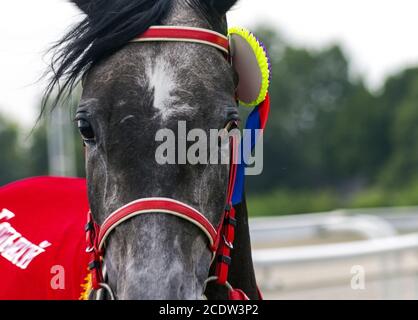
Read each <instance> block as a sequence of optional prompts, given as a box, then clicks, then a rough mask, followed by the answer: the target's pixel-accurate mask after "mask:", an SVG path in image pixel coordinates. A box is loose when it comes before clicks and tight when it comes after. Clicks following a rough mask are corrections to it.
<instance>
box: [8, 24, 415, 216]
mask: <svg viewBox="0 0 418 320" xmlns="http://www.w3.org/2000/svg"><path fill="white" fill-rule="evenodd" d="M257 34H258V36H259V37H260V38H261V39H262V40H263V42H264V43H265V45H266V46H267V48H268V49H269V52H270V55H271V62H272V67H273V76H272V83H271V90H270V94H271V98H272V110H271V115H270V119H269V123H268V126H267V130H266V131H265V136H264V173H263V174H262V175H261V176H257V177H249V178H248V179H247V189H248V193H249V196H248V203H249V207H250V210H251V213H252V214H253V215H278V214H292V213H303V212H315V211H324V210H331V209H336V208H341V207H349V208H354V207H377V206H405V205H418V68H409V69H407V70H400V71H399V72H398V73H397V74H394V75H393V76H391V77H389V78H388V79H386V81H385V83H384V85H383V87H382V88H381V90H380V91H379V92H377V93H376V92H371V91H370V90H369V89H368V88H367V87H366V86H365V85H364V83H363V79H362V78H361V76H357V77H356V78H354V77H353V76H352V75H350V73H349V61H348V58H347V56H346V55H345V54H344V52H343V50H342V49H341V47H340V46H338V45H333V46H329V47H325V48H322V49H320V50H311V49H306V48H300V47H295V46H292V45H290V44H288V43H286V42H285V41H284V40H283V39H282V38H281V36H280V34H278V33H277V32H275V31H274V30H272V29H270V28H268V27H260V28H259V29H258V31H257ZM69 121H70V118H69ZM68 138H69V139H77V141H76V146H77V148H76V149H77V150H76V151H75V152H76V153H77V171H78V174H79V175H83V159H82V150H81V149H82V147H81V142H80V141H79V138H78V136H77V134H76V132H75V131H74V134H73V135H72V136H71V137H68ZM47 172H48V163H47V143H46V133H45V123H43V122H41V123H40V124H38V126H37V127H36V128H35V130H34V131H33V133H32V134H31V135H28V132H27V130H26V131H25V130H23V129H22V128H19V126H18V125H17V124H16V123H13V122H11V121H10V120H8V119H5V118H4V117H0V185H3V184H6V183H8V182H10V181H13V180H16V179H19V178H23V177H26V176H33V175H43V174H47Z"/></svg>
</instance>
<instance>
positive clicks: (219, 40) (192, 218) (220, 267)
mask: <svg viewBox="0 0 418 320" xmlns="http://www.w3.org/2000/svg"><path fill="white" fill-rule="evenodd" d="M147 41H160V42H166V41H177V42H183V41H184V42H193V43H201V44H206V45H210V46H212V47H215V48H217V49H219V50H221V51H222V52H223V53H225V54H227V55H228V54H229V41H228V37H226V36H224V35H222V34H219V33H217V32H214V31H211V30H206V29H199V28H190V27H167V26H156V27H151V28H149V30H147V31H146V32H145V33H144V34H142V35H141V36H138V37H137V38H136V39H134V40H133V42H147ZM230 139H231V140H230V152H231V158H230V173H229V182H228V189H227V190H228V191H227V201H226V207H225V210H224V212H223V214H222V217H221V219H220V222H219V224H218V225H217V226H216V227H215V226H213V225H212V224H211V223H210V222H209V221H208V219H207V218H206V217H205V216H204V215H203V214H202V213H200V212H199V211H198V210H196V209H194V208H192V207H191V206H189V205H187V204H185V203H182V202H180V201H177V200H174V199H167V198H145V199H139V200H136V201H133V202H131V203H129V204H127V205H125V206H123V207H122V208H120V209H118V210H116V211H115V212H113V213H112V214H111V215H110V216H109V217H108V218H107V219H106V220H105V221H104V223H103V225H102V226H99V225H97V224H96V223H95V222H94V220H93V217H92V215H91V214H90V213H89V214H88V223H87V226H86V232H87V242H88V249H87V250H88V252H90V253H91V255H92V261H91V263H90V265H89V268H90V270H91V272H92V285H93V289H94V290H99V289H101V288H106V289H107V290H108V291H109V290H110V294H111V295H112V292H111V289H110V288H109V286H108V285H106V283H105V279H104V278H103V274H102V266H103V257H104V250H105V248H106V240H107V239H108V237H109V236H110V234H111V232H112V231H113V230H114V229H115V228H116V227H117V226H118V225H120V224H121V223H124V222H125V221H127V220H129V219H131V218H133V217H136V216H139V215H142V214H170V215H174V216H176V217H179V218H182V219H185V220H187V221H189V222H190V223H192V224H194V225H195V226H197V227H198V228H200V229H201V230H202V231H203V232H204V234H205V235H206V236H207V238H208V240H209V246H208V247H209V250H210V251H211V252H212V253H213V258H214V259H215V258H216V259H215V260H212V261H213V262H214V263H216V268H215V270H216V271H215V275H214V276H213V277H210V278H209V279H208V280H207V281H206V283H205V284H207V283H208V282H210V281H216V282H217V283H218V284H220V285H223V286H226V287H227V288H228V291H229V299H231V300H249V299H248V297H247V295H246V294H245V293H244V292H242V291H241V290H239V289H234V288H233V287H232V286H231V285H230V284H229V283H228V272H229V266H230V264H231V250H232V249H233V243H234V238H235V227H236V219H235V209H234V207H233V205H232V193H233V190H234V184H235V177H236V173H237V160H236V159H237V157H238V153H237V150H238V148H237V143H238V142H237V141H236V138H233V137H231V138H230Z"/></svg>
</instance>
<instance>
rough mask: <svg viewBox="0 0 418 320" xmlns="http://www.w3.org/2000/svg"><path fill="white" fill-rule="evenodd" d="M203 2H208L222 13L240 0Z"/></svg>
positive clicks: (207, 0)
mask: <svg viewBox="0 0 418 320" xmlns="http://www.w3.org/2000/svg"><path fill="white" fill-rule="evenodd" d="M203 2H206V3H207V4H208V5H209V6H211V7H212V8H214V9H215V10H216V11H218V12H219V13H220V14H225V13H227V12H228V11H229V9H231V8H232V6H233V5H234V4H235V3H237V2H238V0H203Z"/></svg>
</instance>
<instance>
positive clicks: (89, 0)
mask: <svg viewBox="0 0 418 320" xmlns="http://www.w3.org/2000/svg"><path fill="white" fill-rule="evenodd" d="M71 2H72V3H75V4H76V5H77V7H79V8H80V9H81V10H82V11H83V12H84V13H86V14H89V13H90V11H91V7H92V4H93V2H94V0H71Z"/></svg>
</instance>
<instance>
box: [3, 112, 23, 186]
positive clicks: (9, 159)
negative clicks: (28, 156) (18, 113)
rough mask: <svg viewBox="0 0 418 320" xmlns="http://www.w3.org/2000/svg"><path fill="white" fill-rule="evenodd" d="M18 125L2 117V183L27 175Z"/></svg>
mask: <svg viewBox="0 0 418 320" xmlns="http://www.w3.org/2000/svg"><path fill="white" fill-rule="evenodd" d="M27 174H28V171H27V168H26V166H25V165H24V155H23V150H22V148H21V147H20V141H19V129H18V126H17V125H16V124H14V123H12V122H10V121H7V120H6V119H5V118H3V117H0V185H3V184H6V183H8V182H11V181H14V180H17V179H20V178H23V177H25V176H27Z"/></svg>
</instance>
